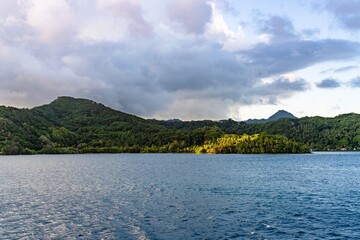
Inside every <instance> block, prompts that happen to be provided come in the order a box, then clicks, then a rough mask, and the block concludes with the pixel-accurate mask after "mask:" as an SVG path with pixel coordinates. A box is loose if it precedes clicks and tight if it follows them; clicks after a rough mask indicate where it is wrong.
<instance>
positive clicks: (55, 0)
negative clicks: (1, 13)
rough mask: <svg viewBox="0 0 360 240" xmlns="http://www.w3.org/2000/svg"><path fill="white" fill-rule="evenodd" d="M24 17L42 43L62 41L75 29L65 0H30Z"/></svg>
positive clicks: (71, 14)
mask: <svg viewBox="0 0 360 240" xmlns="http://www.w3.org/2000/svg"><path fill="white" fill-rule="evenodd" d="M26 19H27V24H28V25H29V26H30V27H31V28H32V29H33V30H34V31H35V32H36V34H37V36H38V37H39V39H40V41H41V42H44V43H53V42H61V41H64V40H66V39H67V38H69V37H71V35H72V34H73V33H74V31H75V29H76V27H75V24H76V22H75V19H74V16H73V12H72V9H71V7H70V6H69V4H68V3H67V2H66V1H65V0H52V1H43V0H32V1H30V8H29V9H28V12H27V18H26Z"/></svg>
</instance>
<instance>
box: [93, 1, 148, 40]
mask: <svg viewBox="0 0 360 240" xmlns="http://www.w3.org/2000/svg"><path fill="white" fill-rule="evenodd" d="M97 4H98V6H99V7H101V8H104V9H106V10H108V11H109V12H111V13H112V14H113V16H115V17H118V18H122V19H125V20H126V23H127V27H128V30H129V31H130V32H131V33H133V34H138V35H140V36H148V35H151V34H152V31H153V29H152V27H151V25H150V24H149V23H148V22H147V21H146V20H145V18H144V14H143V13H144V10H143V8H142V6H141V4H140V1H138V0H97Z"/></svg>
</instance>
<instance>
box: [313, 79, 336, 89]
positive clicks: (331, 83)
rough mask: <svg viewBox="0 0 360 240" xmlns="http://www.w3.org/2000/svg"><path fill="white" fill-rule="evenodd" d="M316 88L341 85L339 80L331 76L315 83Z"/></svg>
mask: <svg viewBox="0 0 360 240" xmlns="http://www.w3.org/2000/svg"><path fill="white" fill-rule="evenodd" d="M316 86H317V87H318V88H339V87H340V86H341V84H340V82H339V80H336V79H333V78H327V79H324V80H322V81H320V82H318V83H316Z"/></svg>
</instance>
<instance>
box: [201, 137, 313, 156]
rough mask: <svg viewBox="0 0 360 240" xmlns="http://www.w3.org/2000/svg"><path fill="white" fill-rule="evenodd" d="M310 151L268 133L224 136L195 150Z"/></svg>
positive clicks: (205, 151)
mask: <svg viewBox="0 0 360 240" xmlns="http://www.w3.org/2000/svg"><path fill="white" fill-rule="evenodd" d="M309 151H310V150H309V149H308V148H307V147H304V146H303V145H301V144H299V143H296V142H294V141H291V140H289V139H287V138H286V137H283V136H278V135H268V134H266V133H260V134H254V135H247V134H244V135H236V134H224V135H223V136H222V137H220V138H217V139H216V140H215V141H205V143H204V145H203V146H197V147H195V148H194V152H195V153H210V154H217V153H246V154H250V153H304V152H309Z"/></svg>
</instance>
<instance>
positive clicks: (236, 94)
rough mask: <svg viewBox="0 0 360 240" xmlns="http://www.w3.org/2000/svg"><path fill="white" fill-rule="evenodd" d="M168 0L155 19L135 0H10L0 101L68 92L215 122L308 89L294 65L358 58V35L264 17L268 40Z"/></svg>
mask: <svg viewBox="0 0 360 240" xmlns="http://www.w3.org/2000/svg"><path fill="white" fill-rule="evenodd" d="M0 1H1V0H0ZM14 2H15V1H14ZM161 2H162V1H161ZM165 3H166V4H164V6H163V8H160V7H159V8H157V7H156V11H158V12H157V13H158V14H159V17H154V15H155V14H154V13H152V14H149V11H151V10H152V8H151V7H153V6H150V7H149V5H146V3H145V2H143V1H137V0H134V1H130V0H89V1H65V0H53V1H48V2H44V1H40V0H28V1H16V3H14V5H12V4H9V5H8V6H7V10H8V11H2V9H1V10H0V32H1V34H0V82H1V89H0V104H9V105H15V106H21V107H24V106H25V107H31V106H34V105H39V104H44V103H47V102H49V101H51V100H53V99H55V98H56V97H57V96H59V95H71V96H74V97H85V98H91V99H93V100H96V101H99V102H102V103H104V104H105V105H108V106H110V107H114V108H116V109H118V110H122V111H125V112H129V113H132V114H138V115H141V116H145V117H163V118H176V117H179V118H184V119H194V118H196V119H202V118H213V119H221V118H225V117H226V115H227V114H228V112H229V111H230V110H229V109H231V108H233V107H234V106H236V107H237V106H244V105H251V104H277V103H278V102H279V101H280V100H283V99H287V98H290V97H292V96H293V95H295V94H297V93H301V92H304V91H307V90H308V89H309V83H308V82H307V81H306V80H305V79H303V78H301V76H291V77H289V76H290V75H289V74H288V73H291V72H292V71H296V70H300V69H303V68H306V67H309V66H312V65H314V64H317V63H320V62H325V61H334V60H346V59H351V58H353V57H356V56H358V55H359V43H357V42H352V41H346V40H336V39H331V40H330V39H323V40H317V39H313V40H311V41H310V40H308V41H305V40H302V39H301V37H300V35H298V34H297V32H296V29H294V26H293V24H292V22H291V21H290V20H289V19H288V18H286V17H276V16H272V17H270V18H269V19H266V20H264V21H263V22H262V23H263V25H262V27H261V29H262V31H263V32H262V33H265V34H267V35H269V36H270V35H271V41H268V42H266V43H264V42H261V43H259V41H258V40H257V39H258V36H255V38H251V37H248V36H247V35H246V33H245V32H244V30H243V29H241V28H240V27H239V28H238V29H236V30H233V29H235V28H236V27H238V25H236V24H235V25H236V26H235V27H234V25H230V24H228V22H227V18H226V16H224V11H225V10H223V8H224V6H225V5H224V6H218V5H217V4H218V2H217V1H216V2H215V1H210V2H208V1H205V0H203V1H202V0H195V1H190V0H186V1H175V2H174V1H170V0H169V1H165ZM161 14H162V15H161ZM160 15H161V16H160ZM232 17H233V15H232ZM159 19H160V20H159ZM164 19H165V20H164ZM157 20H158V21H157ZM169 20H170V22H169ZM179 29H180V31H179ZM249 39H255V40H254V41H251V44H249V43H248V42H249Z"/></svg>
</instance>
